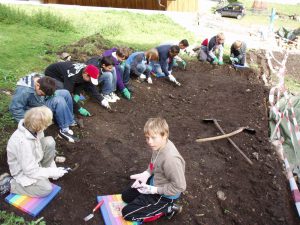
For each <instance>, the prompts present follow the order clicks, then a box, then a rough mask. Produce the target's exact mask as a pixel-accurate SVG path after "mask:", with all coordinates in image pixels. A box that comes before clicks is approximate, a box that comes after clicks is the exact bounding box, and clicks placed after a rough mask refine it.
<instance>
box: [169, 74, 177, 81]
mask: <svg viewBox="0 0 300 225" xmlns="http://www.w3.org/2000/svg"><path fill="white" fill-rule="evenodd" d="M168 77H169V80H170V81H171V82H174V83H176V78H175V77H174V76H173V75H172V74H170V75H169V76H168Z"/></svg>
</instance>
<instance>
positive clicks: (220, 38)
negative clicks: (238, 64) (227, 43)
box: [198, 33, 225, 65]
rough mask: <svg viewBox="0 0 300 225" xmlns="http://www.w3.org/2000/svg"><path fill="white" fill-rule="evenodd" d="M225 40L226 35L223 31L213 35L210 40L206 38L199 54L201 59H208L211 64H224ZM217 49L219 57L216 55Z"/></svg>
mask: <svg viewBox="0 0 300 225" xmlns="http://www.w3.org/2000/svg"><path fill="white" fill-rule="evenodd" d="M224 40H225V36H224V34H223V33H219V34H217V35H216V36H214V37H212V38H211V39H210V40H209V42H208V40H207V41H206V40H204V41H203V42H202V44H201V49H200V52H199V55H198V59H199V61H203V62H205V61H208V62H210V63H211V64H219V65H223V64H224V63H223V50H224ZM217 51H218V57H217V56H216V52H217Z"/></svg>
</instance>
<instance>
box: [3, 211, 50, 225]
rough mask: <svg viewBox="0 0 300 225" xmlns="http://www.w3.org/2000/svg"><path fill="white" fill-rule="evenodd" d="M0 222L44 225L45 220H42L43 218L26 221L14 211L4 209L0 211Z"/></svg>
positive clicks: (18, 224)
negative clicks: (8, 211)
mask: <svg viewBox="0 0 300 225" xmlns="http://www.w3.org/2000/svg"><path fill="white" fill-rule="evenodd" d="M0 222H1V224H2V225H46V222H45V221H43V218H40V219H37V220H35V221H31V222H26V221H25V220H24V218H22V217H19V216H16V215H15V214H14V213H7V212H5V211H0Z"/></svg>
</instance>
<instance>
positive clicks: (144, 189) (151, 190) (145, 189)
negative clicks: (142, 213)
mask: <svg viewBox="0 0 300 225" xmlns="http://www.w3.org/2000/svg"><path fill="white" fill-rule="evenodd" d="M137 190H138V191H139V192H140V193H141V194H157V187H155V186H151V185H148V184H141V185H140V187H139V188H138V189H137Z"/></svg>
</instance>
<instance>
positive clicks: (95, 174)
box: [0, 62, 300, 225]
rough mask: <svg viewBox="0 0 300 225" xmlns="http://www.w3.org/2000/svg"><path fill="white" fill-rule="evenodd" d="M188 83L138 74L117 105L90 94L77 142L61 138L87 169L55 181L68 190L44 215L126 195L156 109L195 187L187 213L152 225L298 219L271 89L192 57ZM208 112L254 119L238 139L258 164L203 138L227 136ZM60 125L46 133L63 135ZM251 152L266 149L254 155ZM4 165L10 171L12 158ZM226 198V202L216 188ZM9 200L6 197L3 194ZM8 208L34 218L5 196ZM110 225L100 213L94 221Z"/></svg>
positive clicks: (52, 217)
mask: <svg viewBox="0 0 300 225" xmlns="http://www.w3.org/2000/svg"><path fill="white" fill-rule="evenodd" d="M174 74H175V76H176V77H178V80H179V81H180V82H182V84H183V85H182V86H181V87H175V86H173V85H172V84H171V83H169V82H168V81H166V80H164V79H163V78H159V79H154V84H153V85H148V84H146V83H137V82H135V81H133V86H134V87H135V92H134V95H133V99H132V100H131V101H127V100H125V99H122V100H121V101H119V102H117V103H114V104H112V107H113V112H108V111H106V110H105V109H103V108H102V107H100V106H99V105H97V104H96V103H94V102H92V101H87V102H86V108H87V109H89V110H90V111H91V112H92V113H93V114H94V116H93V117H90V118H84V125H85V127H84V129H82V130H79V129H78V128H77V129H75V131H76V133H79V134H80V137H81V142H80V143H78V144H71V143H67V142H65V141H62V140H57V148H58V150H59V152H60V153H63V154H64V155H65V156H66V157H67V162H66V163H65V164H64V165H65V166H72V165H73V164H74V163H79V164H80V167H79V168H78V170H76V171H75V172H74V173H70V174H68V175H66V176H65V177H63V178H62V179H60V180H59V181H55V183H57V184H58V185H60V186H61V187H62V192H61V193H60V194H59V195H58V197H57V198H55V199H54V200H53V201H52V202H51V204H50V205H49V206H48V207H47V208H46V209H45V210H44V211H43V212H42V213H41V214H40V216H44V217H45V220H46V221H47V224H51V225H54V224H59V225H70V224H85V223H84V221H83V218H84V217H85V216H86V215H88V214H89V213H90V212H91V210H92V208H93V207H94V206H95V204H96V196H97V195H103V194H115V193H120V192H121V191H122V190H123V189H124V188H125V187H126V186H127V185H130V184H131V182H132V181H131V180H130V179H129V176H130V175H131V174H134V173H137V172H141V171H143V170H145V168H146V166H147V164H148V162H149V159H150V155H151V153H150V152H149V150H148V149H147V146H146V143H145V140H144V135H143V126H144V124H145V122H146V120H147V119H148V118H149V117H156V116H163V117H165V118H166V119H167V121H168V123H169V126H170V139H171V140H172V141H173V142H174V143H175V145H176V146H177V148H178V150H179V151H180V152H181V154H182V156H183V157H184V159H185V160H186V179H187V190H186V192H185V193H184V195H183V196H182V198H181V201H180V202H181V204H182V205H183V207H184V208H183V209H184V210H183V212H182V214H180V215H178V216H176V217H174V218H173V219H172V220H170V221H168V220H165V219H161V220H160V221H159V222H154V223H152V224H178V225H179V224H201V225H215V224H217V225H223V224H224V225H230V224H240V225H246V224H252V225H254V224H257V225H258V224H259V225H262V224H264V225H270V224H272V225H277V224H278V225H279V224H284V225H286V224H288V225H293V224H299V223H300V220H299V219H298V217H297V215H296V210H295V205H294V203H293V200H292V197H291V193H290V190H289V186H288V182H287V180H286V178H285V176H284V172H283V168H282V164H281V163H280V162H279V161H278V160H277V158H276V155H275V152H274V150H273V149H272V147H271V145H270V144H269V142H268V117H267V107H266V97H267V95H268V90H266V89H265V88H264V87H263V85H262V84H261V83H260V81H259V80H258V79H257V78H256V75H255V74H254V73H253V72H251V71H250V70H246V71H235V70H234V69H232V68H230V66H228V65H225V66H222V67H220V66H215V67H214V66H211V65H209V64H201V63H199V62H190V63H189V66H188V68H187V70H186V71H175V72H174ZM204 118H217V119H219V120H221V121H220V122H219V123H220V125H221V126H222V127H223V129H224V130H225V132H231V131H233V130H236V129H237V128H238V127H240V126H250V127H252V128H254V129H255V130H256V134H255V135H250V134H246V133H240V134H238V135H237V136H235V137H233V138H232V139H233V140H234V141H235V142H236V144H237V145H238V146H239V147H240V148H241V149H242V150H243V151H244V152H245V154H246V155H247V156H248V157H249V158H250V159H251V160H252V161H253V163H254V165H253V166H250V165H249V164H248V163H247V162H246V161H245V160H244V158H243V157H242V156H241V155H240V154H239V153H238V152H237V151H236V150H235V149H234V148H233V146H232V145H230V144H229V143H228V142H227V141H226V140H219V141H214V142H206V143H201V144H200V143H196V142H195V140H196V139H197V138H199V137H210V136H215V135H220V132H218V130H217V129H216V128H215V127H214V125H213V124H205V123H203V122H202V119H204ZM55 132H56V130H55V128H54V127H52V129H49V131H48V134H53V135H54V134H55ZM253 153H257V154H258V159H256V158H255V157H254V155H255V154H254V155H253ZM0 168H1V171H3V170H7V166H6V162H5V159H2V160H1V164H0ZM218 191H223V192H224V193H225V196H226V199H225V200H224V201H223V200H220V199H218V197H217V192H218ZM2 200H3V198H2ZM0 208H1V209H4V210H7V211H14V212H16V214H17V215H21V216H25V217H26V219H30V217H28V216H26V215H25V214H23V213H21V212H20V211H18V210H16V209H14V208H13V207H11V206H9V205H8V204H6V203H1V205H0ZM86 224H103V220H102V217H101V214H100V213H97V214H96V215H95V218H93V219H92V220H91V221H89V223H86Z"/></svg>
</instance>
